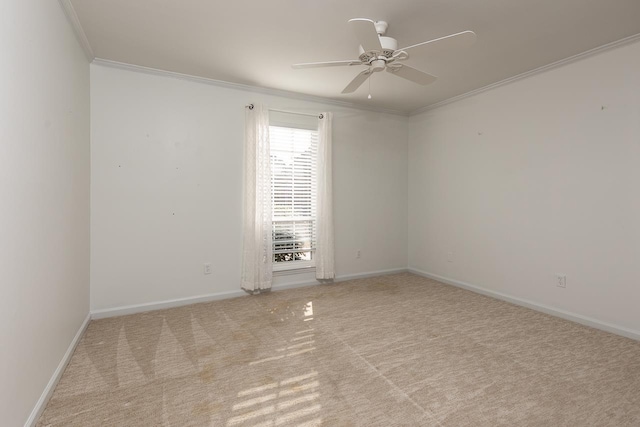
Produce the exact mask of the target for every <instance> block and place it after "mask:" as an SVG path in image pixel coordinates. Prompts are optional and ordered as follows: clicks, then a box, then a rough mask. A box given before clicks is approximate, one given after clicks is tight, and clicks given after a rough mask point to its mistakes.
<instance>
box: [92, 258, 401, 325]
mask: <svg viewBox="0 0 640 427" xmlns="http://www.w3.org/2000/svg"><path fill="white" fill-rule="evenodd" d="M405 272H407V269H406V268H396V269H389V270H378V271H369V272H366V273H358V274H346V275H342V276H337V277H336V278H335V280H334V282H344V281H346V280H354V279H364V278H367V277H375V276H383V275H385V274H394V273H405ZM319 284H320V282H318V281H317V280H313V281H302V282H293V283H286V284H282V285H274V286H273V287H272V288H271V289H272V290H274V291H280V290H285V289H292V288H300V287H303V286H314V285H319ZM241 296H249V295H248V294H247V293H246V292H245V291H243V290H242V289H240V288H238V290H235V291H225V292H216V293H213V294H207V295H199V296H194V297H186V298H177V299H172V300H166V301H156V302H149V303H144V304H134V305H127V306H122V307H114V308H106V309H100V310H91V318H92V319H105V318H107V317H116V316H125V315H127V314H136V313H144V312H146V311H153V310H162V309H165V308H173V307H180V306H183V305H190V304H197V303H201V302H209V301H216V300H222V299H228V298H237V297H241Z"/></svg>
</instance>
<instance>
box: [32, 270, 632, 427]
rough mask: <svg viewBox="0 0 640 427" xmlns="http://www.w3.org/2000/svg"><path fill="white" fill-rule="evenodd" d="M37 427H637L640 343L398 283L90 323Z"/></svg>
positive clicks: (453, 292)
mask: <svg viewBox="0 0 640 427" xmlns="http://www.w3.org/2000/svg"><path fill="white" fill-rule="evenodd" d="M38 425H39V426H48V425H54V426H98V425H109V426H110V425H114V426H120V425H127V426H138V425H141V426H225V427H226V426H234V427H235V426H252V427H257V426H315V425H325V426H385V427H386V426H403V425H407V426H432V425H433V426H438V425H443V426H495V425H505V426H563V425H566V426H590V425H593V426H607V425H610V426H640V343H639V342H636V341H633V340H629V339H626V338H622V337H619V336H616V335H612V334H608V333H605V332H601V331H598V330H594V329H590V328H587V327H584V326H581V325H577V324H574V323H571V322H568V321H565V320H561V319H558V318H554V317H551V316H547V315H545V314H541V313H538V312H535V311H532V310H528V309H525V308H522V307H518V306H514V305H511V304H508V303H505V302H501V301H498V300H494V299H491V298H487V297H484V296H481V295H477V294H474V293H471V292H467V291H464V290H461V289H457V288H455V287H451V286H447V285H443V284H440V283H437V282H434V281H431V280H428V279H424V278H422V277H418V276H415V275H411V274H397V275H392V276H383V277H377V278H372V279H364V280H354V281H351V282H343V283H339V284H336V285H322V286H314V287H307V288H299V289H294V290H287V291H281V292H272V293H270V294H266V295H260V296H255V297H249V296H247V297H243V298H236V299H232V300H225V301H217V302H211V303H205V304H197V305H192V306H187V307H181V308H176V309H169V310H162V311H155V312H150V313H144V314H137V315H132V316H124V317H118V318H112V319H105V320H98V321H93V322H91V324H90V325H89V327H88V329H87V332H86V334H85V336H84V338H83V339H82V341H81V342H80V344H79V346H78V348H77V350H76V352H75V354H74V355H73V358H72V360H71V362H70V364H69V366H68V368H67V370H66V371H65V373H64V375H63V377H62V379H61V381H60V383H59V384H58V387H57V388H56V390H55V393H54V394H53V397H52V398H51V400H50V401H49V404H48V406H47V408H46V409H45V411H44V413H43V415H42V417H41V418H40V420H39V423H38Z"/></svg>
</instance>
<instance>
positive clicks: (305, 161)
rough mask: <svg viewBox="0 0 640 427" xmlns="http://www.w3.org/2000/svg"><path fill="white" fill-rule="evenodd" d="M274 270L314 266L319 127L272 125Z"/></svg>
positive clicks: (270, 129)
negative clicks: (304, 127)
mask: <svg viewBox="0 0 640 427" xmlns="http://www.w3.org/2000/svg"><path fill="white" fill-rule="evenodd" d="M269 131H270V132H269V137H270V145H271V195H272V209H273V261H274V269H276V270H278V269H289V268H303V267H311V266H313V265H314V263H313V261H314V256H313V255H314V251H315V248H316V188H317V182H316V164H317V157H318V132H317V130H310V129H300V128H292V127H284V126H270V127H269Z"/></svg>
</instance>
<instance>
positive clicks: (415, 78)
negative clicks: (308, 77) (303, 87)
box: [292, 18, 476, 99]
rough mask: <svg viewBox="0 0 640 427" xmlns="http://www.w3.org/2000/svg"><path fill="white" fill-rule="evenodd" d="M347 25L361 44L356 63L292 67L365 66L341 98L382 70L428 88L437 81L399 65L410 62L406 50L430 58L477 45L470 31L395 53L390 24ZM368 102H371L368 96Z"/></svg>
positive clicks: (360, 20) (363, 21)
mask: <svg viewBox="0 0 640 427" xmlns="http://www.w3.org/2000/svg"><path fill="white" fill-rule="evenodd" d="M349 25H350V26H351V29H352V31H353V33H354V35H355V36H356V38H357V39H358V41H359V42H360V48H359V57H358V60H347V61H330V62H310V63H304V64H294V65H292V67H293V68H295V69H302V68H317V67H339V66H352V65H364V66H366V67H367V69H366V70H364V71H362V72H360V73H359V74H358V75H357V76H356V77H355V78H354V79H353V80H352V81H351V82H350V83H349V84H348V85H347V87H345V88H344V89H343V90H342V93H343V94H347V93H353V92H355V91H356V90H357V89H358V88H359V87H360V86H362V84H363V83H364V82H365V81H367V79H369V78H370V77H371V75H372V74H373V73H378V72H381V71H384V70H386V71H387V72H388V73H390V74H393V75H396V76H398V77H402V78H403V79H406V80H409V81H411V82H413V83H417V84H420V85H428V84H430V83H433V82H434V81H436V79H437V77H436V76H433V75H431V74H428V73H425V72H424V71H420V70H418V69H416V68H413V67H410V66H408V65H406V64H403V63H401V62H400V61H405V60H407V59H409V52H407V51H408V50H412V51H413V52H414V53H422V54H427V55H429V54H435V53H438V52H441V51H444V50H448V49H453V48H463V47H468V46H471V45H472V44H473V43H475V41H476V35H475V33H474V32H473V31H463V32H461V33H456V34H451V35H449V36H445V37H440V38H438V39H434V40H429V41H426V42H422V43H418V44H414V45H411V46H408V47H405V48H402V49H398V41H397V40H396V39H394V38H392V37H388V36H386V35H385V34H386V32H387V28H389V24H387V23H386V22H385V21H377V22H374V21H372V20H370V19H364V18H355V19H351V20H349ZM368 98H369V99H371V93H370V92H369V96H368Z"/></svg>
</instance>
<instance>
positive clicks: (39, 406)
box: [24, 314, 91, 427]
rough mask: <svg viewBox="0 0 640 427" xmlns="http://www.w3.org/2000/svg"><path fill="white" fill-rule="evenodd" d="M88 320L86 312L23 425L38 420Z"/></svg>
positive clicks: (33, 423)
mask: <svg viewBox="0 0 640 427" xmlns="http://www.w3.org/2000/svg"><path fill="white" fill-rule="evenodd" d="M90 320H91V315H90V314H87V317H86V318H85V319H84V321H83V322H82V325H80V329H78V332H76V335H75V336H74V337H73V340H71V344H69V348H67V351H66V353H65V354H64V356H62V360H61V361H60V363H59V364H58V367H57V368H56V370H55V371H54V372H53V375H52V376H51V379H50V380H49V383H48V384H47V386H46V387H45V388H44V391H43V392H42V394H41V395H40V399H38V402H37V403H36V406H35V407H34V408H33V410H32V411H31V415H29V418H27V422H25V423H24V425H25V427H32V426H35V425H36V423H37V422H38V418H40V415H42V411H44V408H45V407H46V406H47V402H49V399H50V398H51V395H52V394H53V391H54V390H55V388H56V385H58V381H60V378H61V377H62V374H63V373H64V370H65V369H66V367H67V365H68V364H69V361H70V360H71V356H73V352H74V351H75V349H76V347H77V346H78V343H79V342H80V338H82V335H84V331H86V330H87V326H89V321H90Z"/></svg>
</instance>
